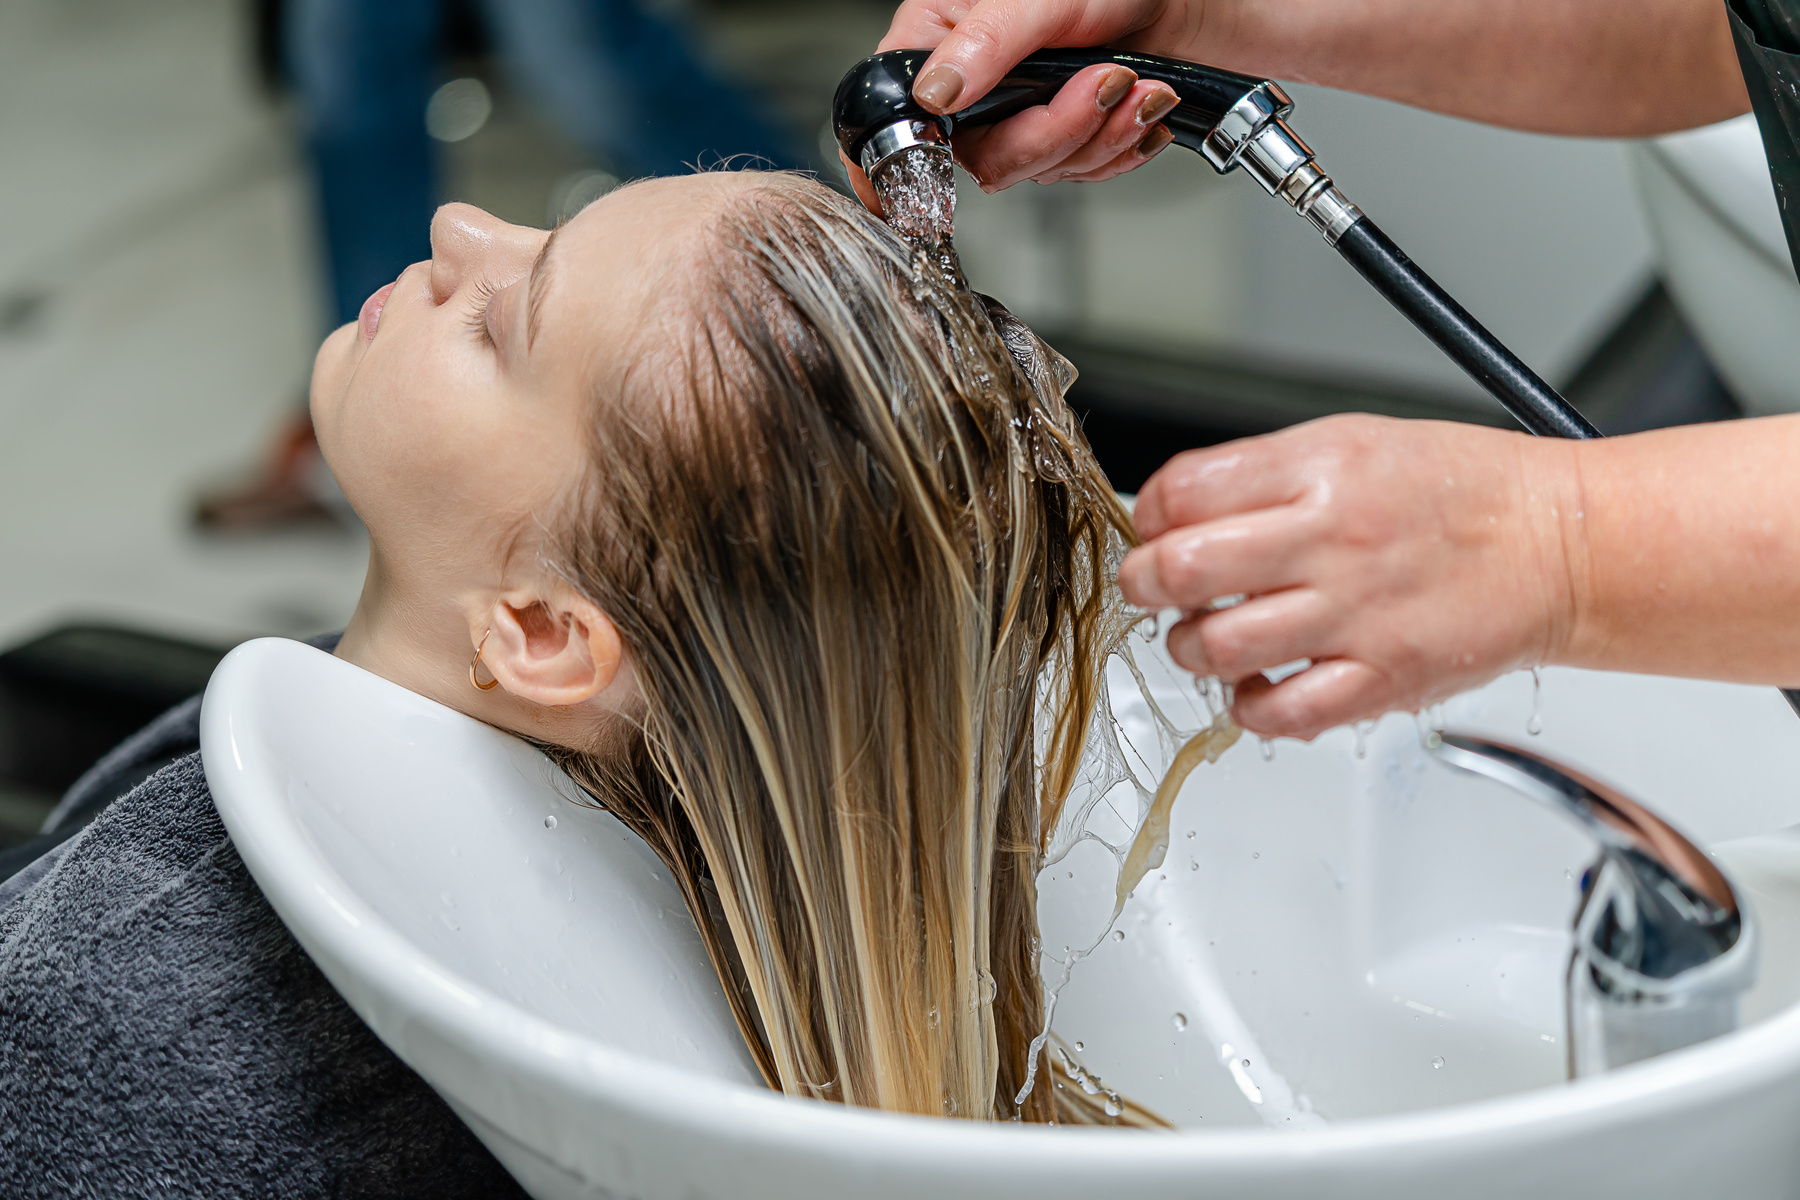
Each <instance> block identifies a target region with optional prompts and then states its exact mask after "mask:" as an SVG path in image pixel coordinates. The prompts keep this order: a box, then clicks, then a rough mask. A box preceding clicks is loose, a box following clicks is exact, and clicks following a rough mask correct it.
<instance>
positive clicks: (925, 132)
mask: <svg viewBox="0 0 1800 1200" xmlns="http://www.w3.org/2000/svg"><path fill="white" fill-rule="evenodd" d="M949 140H950V139H949V138H948V137H947V136H946V135H945V133H944V128H943V126H942V125H940V124H938V122H937V121H935V120H932V119H930V118H920V117H913V118H910V119H908V120H903V121H895V122H894V123H893V124H891V125H883V126H881V127H880V128H879V129H877V130H875V131H874V132H873V133H871V134H870V135H869V139H868V140H867V141H866V142H864V143H863V147H862V152H861V153H860V154H859V155H858V156H857V157H858V158H859V159H861V160H862V161H861V163H860V165H861V167H862V169H863V174H864V175H867V176H868V177H869V178H870V179H873V178H875V172H877V171H879V170H880V169H881V168H882V165H883V164H885V163H886V162H887V161H888V160H889V159H890V158H893V157H894V155H896V154H898V153H900V152H901V151H902V150H910V149H912V148H913V147H915V146H930V147H933V148H936V149H940V150H945V151H946V152H947V151H948V148H949Z"/></svg>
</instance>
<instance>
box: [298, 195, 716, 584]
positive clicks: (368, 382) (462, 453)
mask: <svg viewBox="0 0 1800 1200" xmlns="http://www.w3.org/2000/svg"><path fill="white" fill-rule="evenodd" d="M732 186H738V185H735V184H734V181H733V177H731V176H726V175H696V176H687V177H682V178H674V179H659V180H652V181H648V182H645V183H642V184H638V185H636V186H633V187H629V188H623V189H621V190H619V191H617V192H614V193H613V194H611V195H609V196H607V197H605V198H603V199H601V200H600V201H598V202H596V203H595V204H593V205H590V206H589V207H588V208H587V209H586V210H585V211H583V212H582V213H581V215H580V216H578V217H576V218H575V219H574V220H572V221H570V222H569V223H568V224H567V225H566V226H564V227H563V228H562V229H560V230H559V231H557V232H556V233H554V234H547V233H545V232H543V231H542V230H538V229H530V228H526V227H524V226H520V225H508V224H506V223H505V222H503V221H500V220H497V219H495V218H494V217H492V216H489V215H488V214H487V213H485V212H482V211H481V210H480V209H478V208H473V207H471V206H469V205H466V204H450V205H446V206H444V207H443V208H441V209H439V210H438V213H437V217H436V219H434V220H433V221H432V224H431V251H432V256H431V261H429V262H421V263H414V264H413V265H412V266H410V267H408V268H407V269H406V270H405V271H403V272H401V274H400V277H399V279H397V280H395V281H394V282H393V283H391V284H389V285H388V286H387V287H385V288H383V289H381V290H380V291H378V292H376V293H375V294H374V295H372V296H370V297H369V299H368V301H367V302H366V303H365V304H364V305H363V309H362V315H361V318H360V319H359V320H358V321H357V322H356V323H354V324H351V325H346V326H344V327H343V328H341V329H339V330H338V331H337V332H335V333H333V334H332V335H331V336H330V337H329V338H327V339H326V341H325V344H324V346H323V347H321V349H320V350H319V355H318V358H317V361H316V363H315V365H314V368H313V382H312V411H313V420H314V423H315V424H316V425H317V427H318V432H319V442H320V445H321V446H322V447H323V448H324V452H325V456H326V459H327V461H328V462H329V463H330V464H331V468H332V471H333V472H334V473H335V475H336V477H337V480H338V483H339V484H340V486H342V487H343V489H344V493H345V495H346V496H348V497H349V500H350V503H351V505H352V506H353V507H354V508H355V509H356V511H357V514H358V515H359V516H360V517H361V518H362V519H363V521H364V522H365V523H366V524H367V525H368V527H369V531H370V533H371V535H372V537H373V539H374V541H375V543H376V545H377V546H378V547H379V548H380V552H381V553H382V554H383V555H384V556H386V557H387V558H388V559H389V560H390V562H389V565H390V566H391V567H399V566H400V565H401V563H400V561H398V559H404V558H411V557H412V556H413V554H414V552H415V551H424V550H427V549H429V550H431V551H433V552H435V553H440V554H442V553H456V549H455V548H456V547H457V546H459V545H467V544H468V543H470V542H471V541H476V542H479V541H482V540H483V538H484V535H485V536H486V537H487V538H490V539H491V538H492V537H494V536H495V535H496V534H500V535H509V534H510V532H511V531H513V530H516V529H517V528H518V526H519V525H520V523H521V522H522V521H525V520H527V519H528V518H530V517H532V516H534V515H540V514H546V513H548V512H550V511H551V510H552V509H553V507H554V505H555V503H556V501H557V499H558V498H559V497H561V496H563V495H565V494H566V492H567V489H568V488H569V487H570V486H571V485H572V483H573V482H574V481H575V479H576V477H577V476H578V475H579V474H580V473H581V472H583V471H584V470H587V469H589V463H590V461H591V459H590V456H589V453H588V446H587V444H586V440H585V437H584V432H583V431H584V426H585V422H586V417H587V413H588V411H589V405H591V404H593V403H595V402H596V398H597V397H599V396H602V395H606V394H608V393H609V392H610V391H611V390H612V389H611V388H610V387H609V385H610V384H611V383H613V382H615V381H616V377H617V375H618V374H619V373H620V372H621V371H622V370H623V367H624V366H625V365H626V364H625V363H623V362H622V361H620V360H621V359H622V357H623V355H622V354H621V353H620V351H621V350H622V349H623V348H624V346H625V345H626V344H627V343H628V342H630V341H631V340H632V339H633V338H634V336H635V335H636V334H637V332H638V331H639V329H640V328H641V326H642V324H643V322H644V320H645V319H646V315H647V314H649V313H650V312H651V311H652V310H653V309H654V307H655V302H656V300H657V298H658V297H659V296H660V295H662V294H664V293H665V292H667V291H669V290H670V289H671V286H672V284H673V285H676V286H678V285H679V278H675V279H671V278H670V269H671V268H672V267H673V266H674V264H675V263H677V262H679V261H681V260H682V258H683V257H684V255H683V250H684V249H685V247H686V245H687V244H688V239H687V238H686V237H685V236H684V235H685V234H686V233H687V232H688V231H690V230H692V229H693V228H694V227H695V226H696V224H697V223H698V221H699V219H700V218H701V217H702V216H703V215H704V212H705V210H706V209H707V208H709V207H711V206H712V205H714V204H716V202H717V200H718V198H719V196H720V195H721V193H722V192H723V191H724V190H725V189H727V188H729V187H732Z"/></svg>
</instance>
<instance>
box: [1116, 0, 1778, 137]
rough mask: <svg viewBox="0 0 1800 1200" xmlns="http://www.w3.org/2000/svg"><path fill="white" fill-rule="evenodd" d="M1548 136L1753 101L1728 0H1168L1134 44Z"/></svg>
mask: <svg viewBox="0 0 1800 1200" xmlns="http://www.w3.org/2000/svg"><path fill="white" fill-rule="evenodd" d="M1153 43H1157V44H1160V45H1161V51H1160V52H1161V53H1165V54H1174V55H1176V56H1178V57H1186V58H1193V59H1198V60H1201V61H1205V62H1209V63H1213V64H1215V65H1218V66H1222V67H1227V68H1230V69H1235V70H1240V71H1244V72H1246V73H1249V74H1257V75H1268V76H1272V77H1275V78H1279V79H1294V80H1299V81H1302V82H1308V83H1317V84H1323V85H1325V86H1328V87H1334V88H1342V89H1345V90H1348V91H1355V92H1363V93H1367V94H1369V95H1375V96H1382V97H1386V98H1388V99H1391V100H1398V101H1401V102H1403V103H1406V104H1411V105H1415V106H1417V107H1419V108H1426V109H1431V110H1434V111H1437V112H1443V113H1448V114H1450V115H1452V116H1459V117H1466V118H1469V119H1471V120H1476V121H1484V122H1488V123H1490V124H1495V125H1505V126H1511V127H1514V128H1519V129H1529V130H1536V131H1539V132H1545V133H1561V134H1579V135H1588V136H1609V137H1637V136H1646V135H1650V134H1656V133H1664V132H1667V131H1669V130H1674V129H1686V128H1691V127H1693V126H1695V125H1702V124H1706V123H1709V122H1712V121H1720V120H1724V119H1725V118H1727V117H1730V116H1735V115H1736V114H1738V113H1742V112H1745V111H1747V110H1748V108H1749V100H1748V98H1747V96H1746V93H1745V91H1744V85H1743V79H1742V76H1741V75H1740V73H1739V69H1738V63H1737V57H1736V54H1735V52H1734V50H1733V48H1732V42H1731V33H1730V28H1729V26H1728V24H1727V21H1726V16H1725V5H1724V3H1723V0H1587V2H1581V3H1569V2H1567V0H1188V3H1187V4H1185V5H1184V4H1183V3H1182V0H1172V2H1171V3H1170V4H1169V6H1168V7H1167V8H1165V9H1164V10H1163V12H1162V14H1161V16H1160V17H1159V19H1158V20H1156V21H1155V22H1154V23H1153V24H1151V25H1150V26H1149V27H1148V28H1146V29H1144V30H1143V31H1142V32H1141V33H1140V34H1138V35H1137V36H1136V37H1135V38H1132V39H1130V40H1129V44H1131V45H1134V46H1136V47H1138V48H1141V49H1145V50H1155V49H1157V45H1156V44H1153Z"/></svg>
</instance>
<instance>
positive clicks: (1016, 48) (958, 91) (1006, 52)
mask: <svg viewBox="0 0 1800 1200" xmlns="http://www.w3.org/2000/svg"><path fill="white" fill-rule="evenodd" d="M1082 7H1083V5H1082V0H977V3H976V4H975V6H974V7H973V8H971V9H969V11H968V13H967V14H966V15H965V16H963V18H962V19H961V20H960V21H957V22H955V24H954V25H953V26H952V27H951V28H950V30H949V32H947V33H944V34H943V35H942V40H941V41H939V42H937V48H936V50H934V51H933V52H932V55H931V57H930V58H928V59H926V60H925V66H924V68H923V69H922V70H921V71H920V72H919V77H918V81H917V82H916V83H915V84H914V85H913V96H914V98H915V99H917V100H918V102H919V103H920V104H922V105H924V106H925V107H926V108H927V109H930V110H931V111H932V112H938V113H947V112H954V111H955V110H957V109H959V108H964V107H967V106H968V105H970V104H973V103H974V102H975V101H977V100H979V99H981V98H982V97H983V96H985V95H987V92H988V89H989V88H991V87H993V86H994V85H995V84H996V83H998V82H1000V80H1001V79H1002V78H1004V77H1005V75H1006V73H1007V72H1008V71H1010V70H1012V69H1013V68H1014V67H1015V66H1017V65H1018V64H1019V60H1021V59H1023V58H1024V57H1025V56H1026V55H1027V54H1030V53H1031V52H1032V51H1034V50H1040V49H1042V48H1043V47H1045V46H1049V45H1056V44H1063V45H1067V44H1070V43H1069V42H1068V40H1067V38H1068V35H1069V34H1070V33H1071V32H1074V31H1075V30H1076V28H1077V26H1078V25H1080V24H1082V21H1081V16H1082ZM900 27H901V22H900V19H899V14H896V18H895V29H894V31H893V32H890V34H889V35H888V37H887V39H885V40H884V42H883V46H884V48H885V47H886V46H887V43H888V42H893V41H894V40H895V38H894V34H895V33H898V32H900ZM1083 32H1085V31H1083ZM1118 32H1124V31H1123V30H1121V31H1118ZM1114 36H1117V33H1111V34H1101V35H1100V36H1099V37H1097V38H1093V39H1088V40H1091V41H1093V42H1094V44H1099V43H1102V42H1105V41H1107V40H1109V38H1110V37H1114ZM927 44H929V43H927ZM1081 44H1087V41H1086V40H1084V41H1083V42H1082V43H1081ZM896 45H897V43H896Z"/></svg>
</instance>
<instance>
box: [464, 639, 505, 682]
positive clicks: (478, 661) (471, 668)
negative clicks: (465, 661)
mask: <svg viewBox="0 0 1800 1200" xmlns="http://www.w3.org/2000/svg"><path fill="white" fill-rule="evenodd" d="M492 632H494V631H493V630H492V629H490V630H488V631H487V633H484V634H482V635H481V640H480V641H479V642H477V643H475V657H474V658H471V659H470V660H469V682H470V683H472V684H474V685H475V686H476V687H477V688H479V689H480V690H481V691H484V692H491V691H493V690H494V689H495V688H497V687H499V686H500V680H499V679H498V678H495V679H494V680H492V681H490V682H488V683H483V682H481V680H479V679H477V678H476V677H475V668H476V667H479V666H480V665H481V648H482V647H483V646H485V645H487V640H488V634H489V633H492ZM488 674H490V675H492V674H493V672H492V671H489V672H488Z"/></svg>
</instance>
